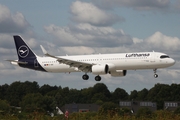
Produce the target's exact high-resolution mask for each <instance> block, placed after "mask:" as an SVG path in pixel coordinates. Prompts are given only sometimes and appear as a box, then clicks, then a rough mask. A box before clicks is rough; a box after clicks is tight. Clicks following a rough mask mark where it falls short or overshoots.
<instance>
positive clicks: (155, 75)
mask: <svg viewBox="0 0 180 120" xmlns="http://www.w3.org/2000/svg"><path fill="white" fill-rule="evenodd" d="M156 70H157V69H154V70H153V71H154V78H157V77H158V74H156Z"/></svg>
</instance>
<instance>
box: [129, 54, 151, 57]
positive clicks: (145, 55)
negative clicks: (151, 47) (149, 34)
mask: <svg viewBox="0 0 180 120" xmlns="http://www.w3.org/2000/svg"><path fill="white" fill-rule="evenodd" d="M149 56H150V53H129V54H126V57H149Z"/></svg>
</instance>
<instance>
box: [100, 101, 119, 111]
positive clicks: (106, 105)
mask: <svg viewBox="0 0 180 120" xmlns="http://www.w3.org/2000/svg"><path fill="white" fill-rule="evenodd" d="M117 109H119V106H118V105H117V104H115V103H113V102H105V103H104V104H103V105H101V107H100V109H99V114H109V113H110V114H111V113H114V112H116V111H117Z"/></svg>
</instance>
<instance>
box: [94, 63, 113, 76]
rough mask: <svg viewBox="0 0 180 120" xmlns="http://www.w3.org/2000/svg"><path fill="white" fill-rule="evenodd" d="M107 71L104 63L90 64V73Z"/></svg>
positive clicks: (96, 73) (107, 68)
mask: <svg viewBox="0 0 180 120" xmlns="http://www.w3.org/2000/svg"><path fill="white" fill-rule="evenodd" d="M108 72H109V66H108V65H106V64H102V65H101V64H100V65H93V66H92V73H93V74H95V75H104V74H107V73H108Z"/></svg>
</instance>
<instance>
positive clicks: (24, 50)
mask: <svg viewBox="0 0 180 120" xmlns="http://www.w3.org/2000/svg"><path fill="white" fill-rule="evenodd" d="M13 37H14V42H15V45H16V50H17V55H18V58H19V60H21V59H25V58H36V54H35V53H34V52H33V51H32V50H31V48H30V47H29V46H28V45H27V44H26V42H25V41H24V40H23V39H22V38H21V36H19V35H14V36H13Z"/></svg>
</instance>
